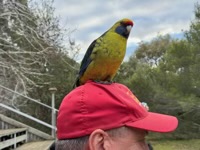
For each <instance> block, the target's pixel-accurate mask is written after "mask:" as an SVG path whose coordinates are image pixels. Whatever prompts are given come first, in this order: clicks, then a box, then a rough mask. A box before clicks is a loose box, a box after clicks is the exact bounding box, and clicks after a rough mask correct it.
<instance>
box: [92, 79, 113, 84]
mask: <svg viewBox="0 0 200 150" xmlns="http://www.w3.org/2000/svg"><path fill="white" fill-rule="evenodd" d="M94 82H95V83H100V84H108V85H109V84H112V83H113V82H112V81H100V80H94Z"/></svg>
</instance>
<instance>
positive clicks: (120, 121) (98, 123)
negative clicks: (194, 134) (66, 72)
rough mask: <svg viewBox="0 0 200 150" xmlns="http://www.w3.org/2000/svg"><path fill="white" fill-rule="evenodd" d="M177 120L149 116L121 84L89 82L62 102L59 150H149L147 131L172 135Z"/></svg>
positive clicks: (58, 133)
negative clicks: (146, 141) (170, 133)
mask: <svg viewBox="0 0 200 150" xmlns="http://www.w3.org/2000/svg"><path fill="white" fill-rule="evenodd" d="M177 125H178V120H177V119H176V118H175V117H173V116H168V115H163V114H157V113H152V112H148V111H147V109H146V108H145V107H144V106H143V105H142V104H141V103H140V102H139V100H138V99H137V98H136V97H135V96H134V95H133V94H132V92H131V91H130V90H129V89H128V88H127V87H126V86H124V85H122V84H118V83H112V84H99V83H95V82H91V81H90V82H87V83H86V84H84V85H82V86H80V87H77V88H76V89H74V90H73V91H72V92H70V93H69V94H68V95H67V96H66V97H65V98H64V99H63V101H62V103H61V105H60V108H59V113H58V117H57V138H58V141H57V142H56V149H57V150H65V149H66V150H113V149H115V150H124V149H126V150H148V146H147V144H146V143H145V136H146V135H147V134H148V131H153V132H171V131H173V130H175V129H176V127H177Z"/></svg>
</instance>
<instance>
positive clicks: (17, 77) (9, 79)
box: [0, 0, 78, 106]
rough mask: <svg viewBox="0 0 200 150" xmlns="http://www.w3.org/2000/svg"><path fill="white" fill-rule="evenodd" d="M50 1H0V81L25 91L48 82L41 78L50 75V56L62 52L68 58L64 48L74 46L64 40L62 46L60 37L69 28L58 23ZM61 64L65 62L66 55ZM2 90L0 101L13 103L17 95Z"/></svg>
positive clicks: (25, 92)
mask: <svg viewBox="0 0 200 150" xmlns="http://www.w3.org/2000/svg"><path fill="white" fill-rule="evenodd" d="M52 3H53V1H52V0H50V1H40V3H34V2H31V3H29V4H27V1H26V0H14V1H9V0H5V1H1V5H0V83H1V85H3V86H5V87H8V88H10V89H13V90H14V91H16V92H19V93H22V94H24V95H28V94H29V93H30V91H32V90H33V89H34V88H35V87H40V86H43V85H45V84H50V81H47V80H44V79H45V78H51V77H52V76H53V74H51V72H50V71H48V69H49V68H48V65H49V64H51V63H52V60H51V58H52V56H60V57H59V58H57V59H58V60H63V59H61V56H62V55H64V56H63V57H65V58H68V51H70V50H73V51H75V52H76V50H78V48H77V47H76V45H73V43H70V42H71V41H66V42H68V43H69V44H68V45H70V47H69V48H67V47H65V46H64V43H63V40H66V39H69V37H70V34H71V32H73V30H70V29H62V28H61V27H60V24H59V18H57V17H55V16H54V8H53V6H52ZM39 4H40V5H39ZM72 48H73V49H72ZM68 61H69V62H68ZM63 62H64V61H62V63H63ZM64 64H66V65H67V66H69V65H70V59H66V60H65V63H64ZM2 92H3V94H1V98H2V99H1V101H2V100H3V101H4V102H7V103H8V104H10V105H13V106H14V105H15V102H16V99H17V96H16V95H13V94H11V93H8V92H6V91H4V90H2V89H0V93H2ZM18 104H19V103H18ZM23 104H24V103H23Z"/></svg>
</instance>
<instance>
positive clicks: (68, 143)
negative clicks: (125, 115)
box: [56, 127, 130, 150]
mask: <svg viewBox="0 0 200 150" xmlns="http://www.w3.org/2000/svg"><path fill="white" fill-rule="evenodd" d="M127 131H128V132H129V131H130V129H129V128H128V127H120V128H115V129H111V130H107V131H106V132H107V133H108V134H109V135H110V136H111V137H122V136H123V135H124V134H126V133H127ZM88 139H89V136H84V137H80V138H74V139H66V140H58V141H57V142H56V150H84V149H85V148H86V144H87V142H88Z"/></svg>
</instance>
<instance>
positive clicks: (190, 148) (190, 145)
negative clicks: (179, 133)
mask: <svg viewBox="0 0 200 150" xmlns="http://www.w3.org/2000/svg"><path fill="white" fill-rule="evenodd" d="M150 142H151V144H152V145H153V148H154V149H155V150H198V149H199V145H200V139H196V140H195V139H190V140H159V141H150Z"/></svg>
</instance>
